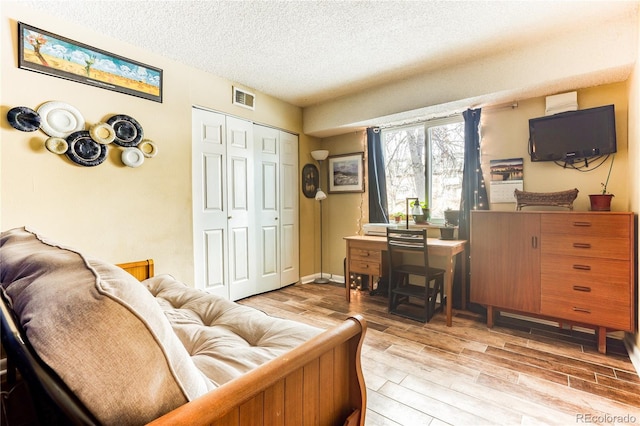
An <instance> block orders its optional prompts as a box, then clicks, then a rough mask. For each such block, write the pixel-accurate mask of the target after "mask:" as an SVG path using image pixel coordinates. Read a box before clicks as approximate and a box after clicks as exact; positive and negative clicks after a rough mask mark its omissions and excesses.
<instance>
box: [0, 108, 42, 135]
mask: <svg viewBox="0 0 640 426" xmlns="http://www.w3.org/2000/svg"><path fill="white" fill-rule="evenodd" d="M7 120H9V124H11V126H12V127H13V128H14V129H18V130H20V131H22V132H34V131H36V130H38V129H39V128H40V123H41V122H42V120H41V119H40V114H38V113H37V112H35V111H34V110H32V109H31V108H27V107H23V106H19V107H15V108H11V109H10V110H9V112H7Z"/></svg>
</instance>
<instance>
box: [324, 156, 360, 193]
mask: <svg viewBox="0 0 640 426" xmlns="http://www.w3.org/2000/svg"><path fill="white" fill-rule="evenodd" d="M329 192H330V193H340V192H364V153H363V152H355V153H353V154H344V155H334V156H330V157H329Z"/></svg>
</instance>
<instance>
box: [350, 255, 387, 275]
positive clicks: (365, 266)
mask: <svg viewBox="0 0 640 426" xmlns="http://www.w3.org/2000/svg"><path fill="white" fill-rule="evenodd" d="M349 271H350V272H354V273H356V274H364V275H374V276H377V277H379V276H381V275H382V274H381V273H380V262H371V261H366V260H358V259H351V260H350V261H349Z"/></svg>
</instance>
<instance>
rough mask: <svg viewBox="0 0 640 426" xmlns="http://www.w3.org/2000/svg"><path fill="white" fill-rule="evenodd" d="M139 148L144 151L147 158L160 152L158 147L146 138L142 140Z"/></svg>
mask: <svg viewBox="0 0 640 426" xmlns="http://www.w3.org/2000/svg"><path fill="white" fill-rule="evenodd" d="M138 149H139V150H140V151H142V154H143V155H144V156H145V157H147V158H153V157H155V156H156V154H157V153H158V147H157V146H156V144H155V143H153V142H152V141H150V140H149V139H145V140H143V141H142V142H140V145H138Z"/></svg>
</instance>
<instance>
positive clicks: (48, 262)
mask: <svg viewBox="0 0 640 426" xmlns="http://www.w3.org/2000/svg"><path fill="white" fill-rule="evenodd" d="M0 260H1V265H0V282H1V285H2V287H4V288H5V290H6V293H7V295H8V297H9V298H10V301H11V304H12V306H13V310H14V311H15V312H16V314H17V316H18V318H19V321H20V324H21V326H22V327H23V329H24V330H25V332H26V335H27V338H28V339H29V342H30V343H31V345H32V346H33V348H34V349H35V351H36V352H37V353H38V354H39V355H40V357H41V358H42V359H43V361H44V362H45V363H47V364H48V365H49V366H50V367H51V368H52V369H53V370H54V371H55V372H56V373H57V374H58V375H59V376H60V378H61V379H62V380H63V381H64V382H65V383H66V384H67V386H68V387H69V388H70V389H71V390H72V391H73V392H74V393H75V394H76V395H77V396H78V398H79V399H80V400H81V401H82V402H83V403H84V404H85V406H86V407H87V408H88V409H89V410H90V411H91V412H92V413H93V414H94V416H95V417H96V418H97V419H98V420H99V421H101V422H102V423H104V424H141V423H145V422H148V421H150V420H152V419H154V418H156V417H159V416H160V415H162V414H164V413H166V412H168V411H170V410H172V409H174V408H176V407H178V406H180V405H182V404H184V403H186V402H187V401H189V400H192V399H194V398H196V397H198V396H200V395H202V394H204V393H206V392H207V391H208V390H210V389H213V388H214V387H215V386H214V385H213V383H212V382H211V381H210V380H208V379H207V378H206V377H205V376H204V375H203V374H202V373H201V372H200V371H199V370H198V369H197V367H196V366H195V364H194V363H193V361H192V360H191V358H190V356H189V354H188V353H187V351H186V350H185V348H184V346H183V345H182V344H181V343H180V341H179V340H178V338H177V337H176V335H175V334H174V333H173V331H172V328H171V325H170V324H169V322H168V321H167V319H166V317H165V315H164V314H163V312H162V310H161V309H160V307H159V306H158V304H157V303H156V302H155V300H154V297H153V296H152V295H151V294H150V293H149V291H148V290H147V289H146V288H145V287H144V286H143V285H141V284H140V282H139V281H138V280H136V279H135V278H134V277H133V276H131V275H130V274H128V273H127V272H125V271H123V270H122V269H120V268H118V267H117V266H115V265H111V264H108V263H106V262H102V261H100V260H97V259H94V258H91V257H89V256H85V255H83V254H82V253H80V252H78V251H76V250H73V249H71V248H68V247H64V246H61V245H59V244H56V243H54V242H51V241H49V240H48V239H46V238H45V237H42V236H40V235H38V234H37V233H35V232H34V231H32V230H31V229H28V228H17V229H13V230H10V231H6V232H3V233H2V234H1V235H0Z"/></svg>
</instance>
